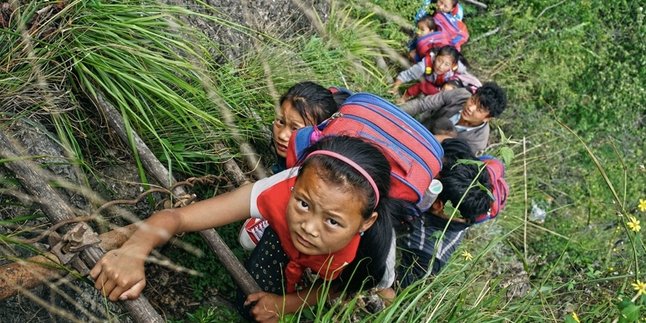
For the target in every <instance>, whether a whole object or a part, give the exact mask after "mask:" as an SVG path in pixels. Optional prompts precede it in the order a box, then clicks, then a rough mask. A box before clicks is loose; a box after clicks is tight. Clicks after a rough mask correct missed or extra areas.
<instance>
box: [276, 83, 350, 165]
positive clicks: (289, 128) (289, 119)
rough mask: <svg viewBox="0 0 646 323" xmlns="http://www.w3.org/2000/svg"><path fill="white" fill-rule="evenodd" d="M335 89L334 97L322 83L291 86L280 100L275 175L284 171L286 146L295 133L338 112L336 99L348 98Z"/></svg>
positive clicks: (277, 115) (277, 117) (277, 119)
mask: <svg viewBox="0 0 646 323" xmlns="http://www.w3.org/2000/svg"><path fill="white" fill-rule="evenodd" d="M332 89H334V90H335V91H334V92H335V93H334V94H333V93H332V91H330V89H326V88H324V87H322V86H321V85H319V84H316V83H314V82H310V81H305V82H300V83H297V84H295V85H293V86H292V87H290V88H289V90H287V92H286V93H285V94H284V95H283V96H282V97H281V98H280V108H279V109H278V110H277V111H276V118H275V119H274V122H273V127H272V140H273V146H274V148H275V150H276V156H277V159H278V160H277V162H276V164H275V165H274V166H273V167H272V171H273V172H274V174H277V173H279V172H281V171H283V170H284V169H285V155H286V151H287V143H288V142H289V138H290V137H291V135H292V132H293V131H294V130H296V129H300V128H303V127H305V126H310V125H317V124H319V123H321V122H322V121H323V120H325V119H327V118H329V117H330V116H331V115H332V114H333V113H334V112H336V110H338V104H337V102H336V100H337V99H340V100H339V101H342V99H343V98H344V97H347V96H348V95H347V94H346V93H345V92H344V91H337V90H336V89H337V88H332ZM339 97H342V98H339Z"/></svg>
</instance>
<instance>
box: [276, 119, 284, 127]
mask: <svg viewBox="0 0 646 323" xmlns="http://www.w3.org/2000/svg"><path fill="white" fill-rule="evenodd" d="M274 124H275V125H276V127H279V128H282V127H284V126H285V120H283V119H276V120H274Z"/></svg>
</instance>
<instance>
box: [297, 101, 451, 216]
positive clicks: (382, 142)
mask: <svg viewBox="0 0 646 323" xmlns="http://www.w3.org/2000/svg"><path fill="white" fill-rule="evenodd" d="M334 135H347V136H353V137H359V138H363V139H366V140H368V141H369V142H372V143H373V144H375V145H376V146H377V147H379V148H380V149H381V151H382V153H383V154H384V155H385V156H386V158H387V159H388V161H389V163H390V166H391V176H390V181H391V189H390V193H389V195H390V196H391V197H393V198H398V199H403V200H406V201H409V202H412V203H418V202H419V201H420V200H421V198H422V196H423V195H424V192H425V190H426V189H427V188H428V187H429V185H430V184H431V180H432V179H433V177H435V176H436V175H437V174H439V172H440V169H441V168H442V157H443V156H444V150H443V149H442V146H441V145H440V143H439V142H438V141H437V140H436V139H435V137H434V136H433V135H432V134H431V133H430V131H428V129H426V128H425V127H424V126H422V125H421V124H420V123H419V122H418V121H417V120H415V119H414V118H413V117H411V116H410V115H408V114H407V113H405V112H403V111H401V110H400V109H399V108H398V107H396V106H395V105H393V104H392V103H390V102H388V101H386V100H384V99H382V98H380V97H378V96H376V95H374V94H370V93H357V94H354V95H352V96H350V97H349V98H348V99H347V100H346V101H345V102H344V104H343V105H341V107H340V108H339V111H338V112H337V113H335V114H334V115H332V116H331V117H330V118H329V119H327V120H325V121H323V122H322V123H321V124H319V125H318V126H308V127H305V128H301V129H298V130H297V131H296V132H294V133H293V134H292V137H291V138H290V141H289V145H288V148H287V167H293V166H295V165H296V164H297V163H298V161H299V160H300V158H301V157H302V154H303V151H304V150H305V149H306V148H307V147H309V146H310V145H311V144H313V143H315V142H316V141H317V140H319V139H320V138H322V137H324V136H334Z"/></svg>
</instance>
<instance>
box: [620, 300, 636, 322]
mask: <svg viewBox="0 0 646 323" xmlns="http://www.w3.org/2000/svg"><path fill="white" fill-rule="evenodd" d="M637 320H639V306H637V305H635V304H630V305H628V306H627V307H626V308H624V309H623V310H621V316H620V317H619V323H627V322H637Z"/></svg>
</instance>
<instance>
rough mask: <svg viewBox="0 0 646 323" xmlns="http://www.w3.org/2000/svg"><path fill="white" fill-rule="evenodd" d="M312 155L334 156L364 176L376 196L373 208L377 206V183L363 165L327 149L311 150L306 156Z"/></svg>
mask: <svg viewBox="0 0 646 323" xmlns="http://www.w3.org/2000/svg"><path fill="white" fill-rule="evenodd" d="M314 155H326V156H330V157H333V158H336V159H338V160H340V161H342V162H344V163H346V164H348V165H350V167H352V168H354V170H356V171H357V172H359V174H361V175H363V177H365V179H366V180H367V181H368V183H370V186H372V189H373V190H374V191H375V198H376V199H375V208H377V205H378V204H379V189H378V188H377V184H375V181H374V180H373V179H372V177H371V176H370V174H368V172H366V170H365V169H363V167H361V166H359V165H358V164H357V163H355V162H353V161H352V160H351V159H350V158H347V157H345V156H343V155H341V154H338V153H335V152H333V151H329V150H315V151H313V152H311V153H310V154H309V155H308V156H307V158H310V157H312V156H314Z"/></svg>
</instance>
